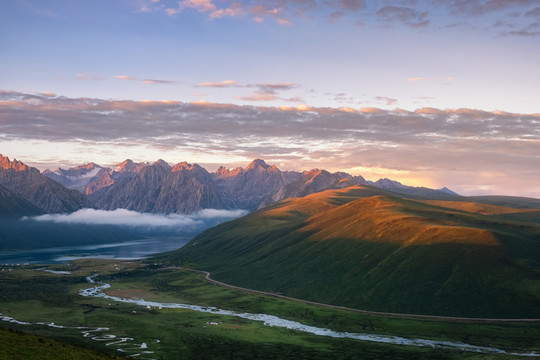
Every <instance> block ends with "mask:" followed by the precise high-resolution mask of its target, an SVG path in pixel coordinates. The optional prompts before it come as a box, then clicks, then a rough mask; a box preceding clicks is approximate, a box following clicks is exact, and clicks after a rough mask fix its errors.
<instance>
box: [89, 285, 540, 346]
mask: <svg viewBox="0 0 540 360" xmlns="http://www.w3.org/2000/svg"><path fill="white" fill-rule="evenodd" d="M96 276H97V275H96ZM94 277H95V276H90V277H87V280H88V282H90V283H92V284H95V286H93V287H91V288H87V289H82V290H80V291H79V294H80V295H82V296H91V297H99V298H105V299H109V300H113V301H116V302H123V303H130V304H136V305H139V306H143V307H150V308H156V309H160V308H169V309H187V310H193V311H199V312H205V313H212V314H216V315H228V316H235V317H239V318H243V319H248V320H253V321H260V322H262V323H264V325H266V326H273V327H283V328H287V329H291V330H296V331H301V332H306V333H311V334H315V335H320V336H329V337H334V338H348V339H355V340H363V341H371V342H378V343H386V344H394V345H405V346H421V347H431V348H438V349H450V350H461V351H468V352H475V353H484V354H504V355H512V356H525V357H539V356H540V353H536V352H528V353H514V352H507V351H505V350H502V349H498V348H495V347H488V346H478V345H471V344H466V343H462V342H453V341H442V340H428V339H414V338H404V337H400V336H388V335H377V334H366V333H350V332H338V331H333V330H330V329H325V328H319V327H316V326H310V325H304V324H301V323H299V322H296V321H292V320H286V319H282V318H280V317H277V316H274V315H267V314H253V313H243V312H236V311H231V310H223V309H219V308H216V307H213V306H199V305H190V304H180V303H162V302H156V301H148V300H144V299H126V298H120V297H117V296H111V295H107V294H106V293H104V292H103V291H104V290H106V289H108V288H109V287H110V285H109V284H107V283H102V284H97V283H96V282H95V281H94Z"/></svg>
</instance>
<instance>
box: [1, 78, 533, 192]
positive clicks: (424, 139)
mask: <svg viewBox="0 0 540 360" xmlns="http://www.w3.org/2000/svg"><path fill="white" fill-rule="evenodd" d="M280 84H281V83H275V84H267V85H274V86H273V87H272V86H266V88H267V90H269V91H271V90H275V89H276V88H277V89H288V88H290V87H291V85H287V84H281V85H280ZM261 88H264V87H263V86H261ZM257 90H259V88H257ZM275 91H279V90H275ZM284 91H286V90H284ZM266 94H268V93H266ZM278 94H279V93H278ZM276 96H277V95H276ZM389 99H391V98H389ZM380 100H381V101H385V100H386V101H387V99H386V97H384V96H381V97H380ZM354 110H355V111H354ZM0 112H1V113H2V116H1V117H0V134H2V136H1V137H0V147H1V148H2V149H8V150H9V149H10V146H11V145H10V144H24V146H23V145H21V146H20V148H21V149H22V148H24V151H25V154H28V155H27V156H29V160H36V161H38V160H39V159H42V158H43V156H45V155H44V151H43V150H42V148H40V147H39V146H40V145H39V144H40V143H44V144H48V147H47V149H48V150H47V151H45V152H47V154H46V156H47V159H48V158H49V157H51V156H53V155H52V154H51V153H49V152H50V151H55V150H54V149H53V148H52V147H51V144H55V147H57V148H58V149H59V151H60V150H62V149H68V150H66V151H61V152H58V154H56V153H55V154H56V155H54V156H55V157H56V158H60V159H62V160H64V159H63V158H62V156H64V157H65V156H66V155H65V154H73V156H74V155H75V153H74V150H73V149H77V148H79V149H80V153H77V154H76V156H78V158H82V157H85V161H86V162H89V161H100V159H99V158H98V155H97V154H101V155H100V156H106V157H108V158H109V159H111V160H110V161H111V162H114V161H116V162H119V161H122V160H123V159H122V158H118V157H119V156H120V155H119V154H139V156H145V155H144V154H149V153H151V154H162V155H163V154H170V156H178V154H183V155H182V156H186V157H187V156H193V158H188V159H187V160H190V161H192V162H193V161H197V162H200V161H201V160H200V159H212V161H209V162H219V161H223V160H220V159H222V158H223V156H224V155H223V154H229V155H230V156H231V157H234V158H235V159H236V160H235V161H242V159H244V160H246V161H248V160H251V159H253V158H257V157H262V158H265V159H266V160H268V161H275V162H276V163H277V164H283V166H284V167H285V169H287V168H289V169H296V170H298V169H302V168H312V167H319V168H327V169H329V170H335V171H337V170H345V169H347V168H354V167H358V166H364V167H378V168H386V169H396V170H407V171H410V172H411V174H412V173H414V174H422V176H423V177H430V178H433V179H435V180H436V181H439V182H440V185H442V186H449V187H452V188H455V190H456V191H458V192H459V191H461V190H460V189H471V188H474V186H475V185H478V186H480V185H483V184H485V183H486V182H488V180H486V178H485V177H481V176H477V175H476V174H477V173H478V172H479V171H480V170H482V171H485V172H490V173H505V174H508V175H506V176H504V177H501V178H500V179H491V180H489V182H490V186H491V188H492V189H493V192H498V193H502V194H523V193H524V192H527V194H538V195H537V196H539V197H540V185H538V181H537V179H538V178H540V168H539V167H538V165H537V164H538V163H540V153H539V152H538V147H539V146H540V114H516V113H507V112H500V111H493V112H491V111H482V110H477V109H434V108H422V109H419V110H417V111H405V110H384V109H379V108H359V109H358V108H355V107H354V106H350V107H349V108H347V109H334V108H322V107H321V108H317V107H308V106H305V107H293V106H291V107H283V108H279V107H263V106H252V105H249V106H239V105H232V104H215V103H183V102H157V101H145V102H143V101H117V100H103V99H89V98H66V97H62V96H57V97H53V96H44V95H38V94H26V93H20V92H13V91H2V92H0ZM34 143H35V145H34ZM65 144H69V147H67V145H65ZM11 148H13V149H16V147H11ZM51 149H52V150H51ZM11 151H13V152H14V153H13V154H12V157H17V158H20V157H21V155H20V154H19V153H17V152H16V151H15V150H11ZM21 151H22V150H21ZM3 152H4V153H5V152H6V150H3ZM6 154H7V153H6ZM141 154H142V155H141ZM188 154H192V155H188ZM146 156H148V155H146ZM152 156H154V155H152ZM157 156H159V157H165V155H163V156H160V155H156V159H157V158H158V157H157ZM227 156H228V155H227ZM70 157H71V155H70ZM143 159H144V158H143ZM239 159H240V160H239ZM25 160H26V159H24V158H23V161H25ZM144 160H146V161H150V160H155V159H144ZM207 161H208V160H207ZM375 180H376V179H375ZM398 180H404V181H405V180H406V179H398ZM498 182H499V185H497V183H498ZM442 186H440V187H442ZM466 191H470V190H466Z"/></svg>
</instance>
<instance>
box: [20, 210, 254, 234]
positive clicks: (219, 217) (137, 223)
mask: <svg viewBox="0 0 540 360" xmlns="http://www.w3.org/2000/svg"><path fill="white" fill-rule="evenodd" d="M246 214H247V211H246V210H221V209H204V210H201V211H198V212H196V213H193V214H187V215H183V214H150V213H139V212H136V211H131V210H126V209H116V210H112V211H106V210H95V209H81V210H78V211H76V212H74V213H71V214H47V215H40V216H34V217H31V218H25V219H26V220H29V219H31V220H35V221H42V222H47V221H50V222H54V223H60V224H85V225H115V226H127V227H134V228H138V229H141V228H142V229H143V230H155V229H158V230H160V229H161V230H168V231H174V232H179V233H181V232H183V231H187V232H194V231H202V230H204V229H206V228H209V227H211V226H215V225H217V224H218V223H220V222H223V221H228V220H232V219H235V218H237V217H240V216H243V215H246Z"/></svg>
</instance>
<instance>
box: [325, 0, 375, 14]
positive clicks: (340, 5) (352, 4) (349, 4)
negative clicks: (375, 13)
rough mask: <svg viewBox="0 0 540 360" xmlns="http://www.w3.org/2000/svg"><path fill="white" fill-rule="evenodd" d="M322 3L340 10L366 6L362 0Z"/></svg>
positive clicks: (339, 0) (360, 8) (358, 8)
mask: <svg viewBox="0 0 540 360" xmlns="http://www.w3.org/2000/svg"><path fill="white" fill-rule="evenodd" d="M324 4H325V5H326V6H329V7H334V8H337V9H340V10H342V11H353V12H354V11H360V10H363V9H365V8H366V2H365V1H364V0H338V1H324Z"/></svg>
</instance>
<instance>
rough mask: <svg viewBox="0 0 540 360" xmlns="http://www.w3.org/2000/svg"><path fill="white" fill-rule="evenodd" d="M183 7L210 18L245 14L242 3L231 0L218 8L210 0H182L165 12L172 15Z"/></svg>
mask: <svg viewBox="0 0 540 360" xmlns="http://www.w3.org/2000/svg"><path fill="white" fill-rule="evenodd" d="M185 9H192V10H195V11H198V12H200V13H203V14H208V16H209V17H210V18H214V19H216V18H222V17H233V16H245V15H246V10H245V7H244V5H243V4H242V3H240V2H238V1H233V2H232V3H231V4H230V5H229V6H227V7H223V8H218V7H217V5H216V3H215V2H214V1H212V0H183V1H180V2H178V7H176V8H167V9H166V12H167V14H168V15H170V16H174V15H176V14H178V13H180V12H182V11H183V10H185Z"/></svg>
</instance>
